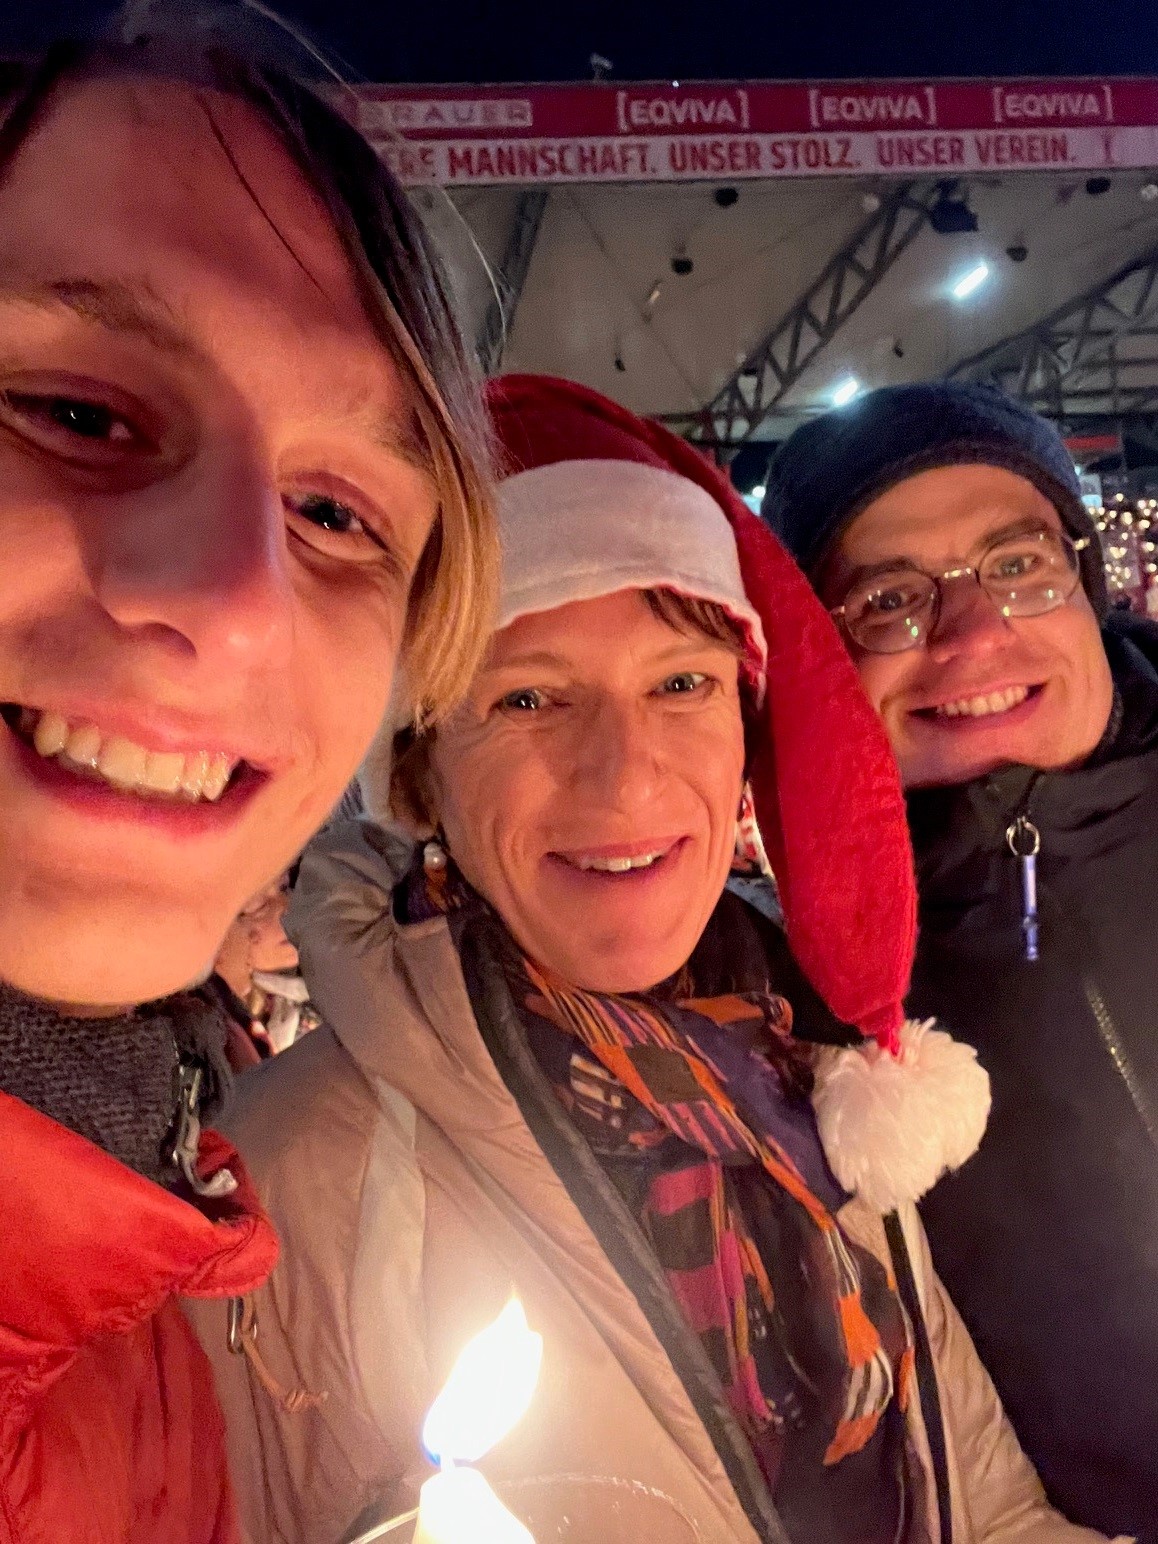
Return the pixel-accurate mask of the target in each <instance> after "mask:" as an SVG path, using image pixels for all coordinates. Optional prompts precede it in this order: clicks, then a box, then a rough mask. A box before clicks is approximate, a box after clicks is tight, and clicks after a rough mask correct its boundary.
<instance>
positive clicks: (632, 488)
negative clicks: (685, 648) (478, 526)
mask: <svg viewBox="0 0 1158 1544" xmlns="http://www.w3.org/2000/svg"><path fill="white" fill-rule="evenodd" d="M498 506H499V534H500V537H501V539H502V548H503V589H502V599H501V602H500V605H499V623H498V625H499V626H500V627H506V626H507V625H508V624H509V623H511V622H513V621H515V619H516V618H517V617H521V616H526V615H528V614H529V613H531V612H537V611H553V610H554V608H555V607H556V606H565V605H567V604H568V603H569V602H571V601H577V600H595V599H597V598H598V597H599V596H601V595H613V594H615V593H616V592H617V591H619V590H629V589H630V590H649V589H656V590H661V589H662V590H675V591H677V592H678V593H679V594H681V595H690V596H694V597H695V598H696V599H698V600H707V601H715V602H716V603H717V604H718V605H721V606H723V608H724V610H725V611H727V613H728V615H729V616H731V617H734V618H735V620H736V621H737V622H739V623H740V625H741V626H742V627H743V629H744V631H745V633H746V635H747V637H748V641H749V652H750V655H751V662H752V664H753V666H754V667H755V669H756V670H757V672H758V673H759V674H760V675H762V674H763V669H764V662H765V660H766V659H767V656H768V649H767V645H766V643H765V641H764V629H763V627H762V626H761V625H760V618H759V616H758V615H757V613H756V609H755V607H754V606H753V605H752V603H751V602H750V601H749V599H748V597H747V594H746V593H745V591H744V582H743V580H742V579H741V577H740V559H739V556H738V554H737V552H736V538H735V537H734V535H733V534H732V527H731V525H730V524H729V523H728V517H727V515H725V513H724V511H723V510H722V509H721V508H720V506H719V504H717V503H716V501H715V499H714V498H712V496H711V494H710V493H708V492H707V491H706V489H704V488H701V487H699V486H698V485H697V484H696V483H694V482H692V481H690V479H688V478H687V477H681V476H680V475H679V474H678V473H677V472H667V471H663V470H662V469H661V468H659V467H654V466H647V465H645V464H644V463H642V462H638V461H597V460H591V461H583V460H576V461H555V462H552V463H551V464H550V465H548V466H538V467H533V468H532V469H531V470H530V471H529V472H518V473H516V475H515V476H514V477H508V478H506V479H505V480H504V481H503V482H502V483H500V485H499V494H498Z"/></svg>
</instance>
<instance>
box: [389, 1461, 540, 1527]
mask: <svg viewBox="0 0 1158 1544" xmlns="http://www.w3.org/2000/svg"><path fill="white" fill-rule="evenodd" d="M414 1544H535V1540H534V1538H533V1537H532V1535H531V1533H530V1531H529V1530H528V1529H526V1528H524V1527H523V1525H522V1523H521V1522H520V1521H519V1520H518V1518H517V1517H513V1516H512V1515H511V1513H510V1512H508V1511H507V1509H506V1507H505V1506H504V1505H503V1504H502V1502H501V1501H500V1500H499V1498H498V1497H497V1496H496V1495H495V1493H494V1491H493V1490H492V1489H491V1488H490V1486H489V1485H488V1484H487V1482H486V1480H485V1479H483V1477H482V1475H481V1474H480V1473H479V1471H478V1470H477V1469H444V1470H443V1472H442V1473H441V1474H436V1475H435V1476H434V1478H433V1479H430V1480H427V1482H426V1484H425V1485H424V1486H423V1487H422V1504H421V1510H420V1511H419V1514H418V1531H417V1533H416V1534H415V1535H414Z"/></svg>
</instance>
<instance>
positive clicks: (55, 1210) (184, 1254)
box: [0, 1093, 277, 1371]
mask: <svg viewBox="0 0 1158 1544" xmlns="http://www.w3.org/2000/svg"><path fill="white" fill-rule="evenodd" d="M0 1129H2V1130H3V1132H4V1183H3V1186H0V1236H3V1237H4V1238H5V1239H6V1240H7V1245H6V1248H5V1259H4V1269H3V1271H0V1366H4V1365H6V1366H7V1368H8V1370H9V1371H11V1370H12V1364H13V1362H23V1363H31V1362H33V1361H35V1360H39V1359H40V1358H41V1357H44V1356H51V1354H52V1353H54V1352H56V1353H60V1352H64V1351H70V1350H75V1349H76V1348H78V1347H79V1346H81V1345H83V1344H84V1343H85V1342H87V1341H90V1340H93V1339H95V1338H97V1337H98V1336H100V1335H103V1334H110V1333H116V1332H120V1331H124V1330H127V1329H130V1328H132V1327H133V1326H134V1325H135V1324H139V1323H142V1322H143V1321H145V1320H146V1319H148V1318H150V1317H151V1316H152V1315H153V1314H154V1313H155V1312H156V1311H157V1310H158V1309H159V1308H160V1307H161V1306H162V1305H163V1304H164V1303H165V1302H166V1301H167V1300H168V1299H169V1298H170V1297H173V1296H191V1297H223V1296H232V1295H241V1294H243V1293H245V1292H250V1291H253V1290H254V1289H255V1288H256V1287H258V1286H259V1285H260V1284H261V1283H262V1282H263V1281H264V1280H265V1278H266V1276H267V1275H268V1274H269V1272H270V1270H271V1269H272V1268H273V1264H274V1261H275V1260H276V1258H277V1240H276V1237H275V1235H274V1232H273V1228H272V1226H271V1225H270V1223H269V1221H268V1220H267V1219H266V1217H265V1215H264V1214H263V1212H262V1211H261V1208H260V1206H259V1204H258V1201H257V1196H256V1193H255V1191H254V1189H253V1186H252V1184H251V1182H250V1180H249V1178H248V1176H247V1175H246V1174H245V1171H244V1169H243V1168H242V1167H241V1164H240V1162H239V1160H238V1158H237V1155H236V1153H234V1151H233V1150H232V1148H231V1147H230V1146H229V1145H228V1143H226V1142H225V1140H224V1139H223V1138H222V1137H220V1136H218V1135H217V1134H216V1133H214V1132H207V1133H206V1134H205V1135H204V1137H203V1139H202V1143H201V1149H200V1155H201V1157H200V1164H199V1168H200V1170H201V1172H202V1175H203V1176H204V1177H207V1176H208V1175H210V1174H212V1173H216V1172H217V1171H218V1170H220V1169H221V1168H223V1167H226V1166H227V1167H228V1168H229V1169H230V1171H231V1172H232V1173H233V1175H234V1177H235V1178H236V1179H237V1182H238V1183H237V1188H236V1189H235V1190H234V1192H233V1193H232V1194H231V1195H229V1196H227V1197H226V1198H225V1199H223V1200H219V1201H213V1202H207V1203H204V1205H205V1210H202V1209H201V1208H200V1207H199V1206H195V1205H193V1204H192V1203H191V1202H189V1201H186V1200H183V1199H182V1198H181V1196H179V1195H176V1194H174V1193H172V1192H170V1191H168V1190H164V1189H162V1187H161V1186H160V1185H157V1184H154V1183H153V1182H152V1181H151V1180H147V1179H145V1178H143V1177H142V1176H141V1175H139V1174H136V1173H134V1172H133V1170H131V1169H129V1168H126V1167H125V1165H124V1164H121V1163H118V1162H117V1160H116V1159H115V1158H110V1157H109V1156H108V1154H107V1153H104V1152H102V1151H101V1150H100V1148H98V1147H95V1146H94V1145H93V1144H92V1143H91V1142H88V1141H86V1140H85V1139H84V1138H83V1137H80V1136H77V1135H76V1134H75V1133H74V1132H71V1131H69V1130H67V1129H66V1128H65V1127H64V1126H61V1125H58V1124H57V1122H56V1121H53V1120H50V1119H49V1118H48V1117H47V1116H45V1115H42V1114H40V1112H39V1111H38V1110H34V1109H32V1108H31V1106H29V1105H26V1104H24V1103H22V1102H21V1101H20V1100H19V1099H14V1098H12V1097H11V1096H10V1095H7V1094H4V1093H0Z"/></svg>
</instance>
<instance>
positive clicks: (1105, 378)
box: [948, 247, 1158, 422]
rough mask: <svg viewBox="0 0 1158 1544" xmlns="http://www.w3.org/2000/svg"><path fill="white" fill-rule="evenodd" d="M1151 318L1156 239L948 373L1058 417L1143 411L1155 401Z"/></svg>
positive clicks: (1154, 315) (1156, 300)
mask: <svg viewBox="0 0 1158 1544" xmlns="http://www.w3.org/2000/svg"><path fill="white" fill-rule="evenodd" d="M1156 324H1158V247H1154V248H1152V249H1151V250H1150V251H1148V252H1146V253H1144V254H1143V255H1142V256H1141V257H1137V258H1135V259H1134V260H1133V261H1132V262H1130V263H1127V264H1126V266H1125V267H1123V268H1119V269H1118V270H1117V272H1116V273H1113V274H1111V275H1110V277H1109V278H1108V279H1104V280H1103V281H1102V282H1101V283H1099V284H1096V285H1094V286H1093V287H1092V288H1090V289H1088V290H1086V291H1085V293H1084V294H1082V295H1079V296H1077V297H1076V299H1074V300H1070V301H1067V302H1066V304H1065V305H1063V306H1060V307H1059V308H1058V309H1057V310H1056V311H1052V312H1051V313H1050V314H1049V315H1048V316H1045V317H1043V318H1042V319H1041V321H1039V322H1036V323H1035V324H1034V325H1033V326H1032V327H1028V328H1026V329H1025V331H1024V332H1019V333H1014V334H1013V335H1012V336H1010V337H1008V338H1003V339H1002V340H1001V342H1000V343H996V344H994V345H993V346H992V347H991V348H987V349H984V350H983V351H982V352H981V353H979V354H974V355H972V356H970V357H969V358H968V359H963V360H961V362H960V363H959V364H957V365H955V366H954V367H953V369H952V370H950V371H949V372H948V378H949V379H951V380H967V381H988V382H990V383H991V384H992V385H994V386H999V387H1000V388H1001V389H1002V390H1003V391H1005V392H1007V393H1008V394H1009V395H1010V396H1012V397H1016V398H1017V399H1018V400H1019V401H1021V402H1024V403H1026V404H1027V405H1028V406H1029V407H1033V408H1035V409H1037V411H1038V412H1040V413H1045V414H1046V415H1047V416H1049V417H1051V418H1056V419H1058V420H1059V421H1061V422H1066V421H1067V420H1069V419H1072V418H1075V417H1078V416H1082V417H1089V416H1091V415H1099V414H1101V415H1106V414H1108V415H1120V414H1127V413H1145V412H1147V411H1148V410H1150V409H1151V408H1152V407H1153V405H1154V404H1155V402H1158V360H1155V358H1154V356H1153V352H1152V349H1150V348H1148V347H1147V346H1146V340H1151V339H1153V338H1154V337H1155V336H1156V335H1158V326H1156ZM1138 340H1142V341H1141V342H1140V343H1139V342H1138ZM1133 344H1137V346H1135V347H1132V346H1131V345H1133Z"/></svg>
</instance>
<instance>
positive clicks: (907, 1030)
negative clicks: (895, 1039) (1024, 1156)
mask: <svg viewBox="0 0 1158 1544" xmlns="http://www.w3.org/2000/svg"><path fill="white" fill-rule="evenodd" d="M935 1022H936V1021H935V1020H934V1019H924V1020H917V1019H908V1020H906V1021H905V1023H904V1024H903V1025H902V1027H901V1035H900V1038H901V1050H900V1055H899V1056H891V1055H889V1054H888V1053H887V1052H884V1051H882V1050H881V1048H880V1047H879V1046H878V1045H876V1044H875V1043H873V1042H870V1043H869V1044H867V1045H865V1046H863V1047H854V1048H851V1049H842V1050H835V1049H830V1048H825V1049H824V1050H822V1051H821V1052H820V1055H819V1057H818V1059H817V1065H816V1086H815V1089H814V1091H813V1095H812V1102H813V1106H814V1108H815V1110H816V1121H817V1125H818V1127H819V1130H820V1140H821V1142H822V1143H823V1145H824V1151H825V1156H826V1157H827V1159H828V1162H829V1165H830V1167H831V1169H832V1172H833V1173H834V1174H835V1176H836V1178H837V1179H838V1180H839V1182H840V1183H841V1185H842V1186H843V1187H844V1188H845V1190H848V1191H850V1192H851V1193H853V1194H854V1195H858V1196H859V1197H860V1198H861V1199H862V1200H863V1201H866V1202H867V1203H868V1204H869V1205H870V1206H872V1207H874V1208H875V1209H876V1210H877V1211H879V1212H891V1211H894V1210H895V1209H896V1208H897V1207H898V1206H901V1205H904V1204H905V1203H907V1202H911V1201H917V1200H919V1199H920V1197H921V1196H923V1195H924V1194H925V1193H926V1191H928V1190H931V1189H932V1187H933V1186H934V1185H935V1184H936V1182H937V1181H938V1180H939V1179H940V1178H941V1176H942V1175H943V1174H945V1173H946V1172H947V1171H949V1170H951V1169H958V1168H960V1167H961V1165H962V1164H963V1163H964V1162H965V1161H966V1159H967V1158H971V1157H972V1156H973V1154H974V1153H975V1152H976V1151H977V1148H978V1146H979V1145H980V1142H981V1138H982V1136H983V1135H984V1134H985V1126H986V1122H987V1121H988V1119H989V1106H990V1092H989V1074H988V1073H987V1072H986V1071H985V1069H984V1067H982V1066H981V1064H980V1063H979V1062H978V1060H977V1052H976V1051H975V1050H974V1049H973V1047H972V1046H969V1045H964V1044H963V1043H962V1042H961V1041H959V1040H954V1039H953V1037H952V1036H951V1035H949V1034H947V1033H946V1032H945V1031H944V1030H942V1029H937V1028H935V1027H934V1025H935Z"/></svg>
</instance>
